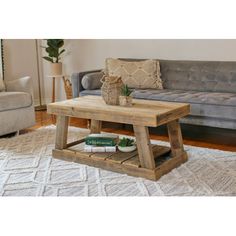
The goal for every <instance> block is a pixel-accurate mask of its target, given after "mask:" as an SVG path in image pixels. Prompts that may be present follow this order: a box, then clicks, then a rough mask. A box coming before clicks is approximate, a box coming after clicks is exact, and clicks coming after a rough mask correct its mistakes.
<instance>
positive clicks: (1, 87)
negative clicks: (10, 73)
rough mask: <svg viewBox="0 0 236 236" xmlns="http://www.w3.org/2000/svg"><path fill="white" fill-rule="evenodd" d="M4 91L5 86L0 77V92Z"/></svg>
mask: <svg viewBox="0 0 236 236" xmlns="http://www.w3.org/2000/svg"><path fill="white" fill-rule="evenodd" d="M2 91H5V85H4V82H3V79H2V77H1V76H0V92H2Z"/></svg>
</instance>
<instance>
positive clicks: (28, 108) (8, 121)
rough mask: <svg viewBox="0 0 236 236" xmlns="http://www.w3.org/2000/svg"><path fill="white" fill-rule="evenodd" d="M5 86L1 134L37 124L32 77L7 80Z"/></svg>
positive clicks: (1, 98)
mask: <svg viewBox="0 0 236 236" xmlns="http://www.w3.org/2000/svg"><path fill="white" fill-rule="evenodd" d="M5 86H6V91H4V92H0V136H2V135H4V134H9V133H12V132H16V131H19V130H21V129H25V128H28V127H30V126H33V125H34V124H35V112H34V106H33V90H32V81H31V78H30V77H24V78H21V79H17V80H13V81H7V82H5Z"/></svg>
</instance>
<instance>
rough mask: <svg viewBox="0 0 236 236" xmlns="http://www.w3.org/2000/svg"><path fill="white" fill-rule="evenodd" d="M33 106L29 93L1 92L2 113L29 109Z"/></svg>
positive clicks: (0, 108) (0, 109)
mask: <svg viewBox="0 0 236 236" xmlns="http://www.w3.org/2000/svg"><path fill="white" fill-rule="evenodd" d="M31 105H32V98H31V95H30V94H29V93H24V92H1V93H0V112H1V111H8V110H15V109H19V108H24V107H29V106H31Z"/></svg>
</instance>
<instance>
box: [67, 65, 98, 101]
mask: <svg viewBox="0 0 236 236" xmlns="http://www.w3.org/2000/svg"><path fill="white" fill-rule="evenodd" d="M100 71H102V70H90V71H83V72H79V73H73V74H72V76H71V82H72V92H73V97H74V98H75V97H79V93H80V92H81V91H83V90H84V88H83V86H82V84H81V81H82V78H83V77H84V75H86V74H89V73H94V72H100Z"/></svg>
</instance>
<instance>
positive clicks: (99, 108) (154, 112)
mask: <svg viewBox="0 0 236 236" xmlns="http://www.w3.org/2000/svg"><path fill="white" fill-rule="evenodd" d="M47 111H48V113H50V114H54V115H64V116H70V117H78V118H85V119H95V120H101V121H110V122H117V123H125V124H134V125H142V126H151V127H156V126H159V125H162V124H165V123H168V122H170V121H172V120H176V119H179V118H181V117H184V116H186V115H188V114H189V112H190V105H189V104H186V103H173V102H160V101H153V100H143V99H133V106H132V107H123V106H112V105H107V104H106V103H105V102H104V101H103V99H102V97H100V96H83V97H79V98H74V99H70V100H65V101H61V102H55V103H50V104H48V105H47Z"/></svg>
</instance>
